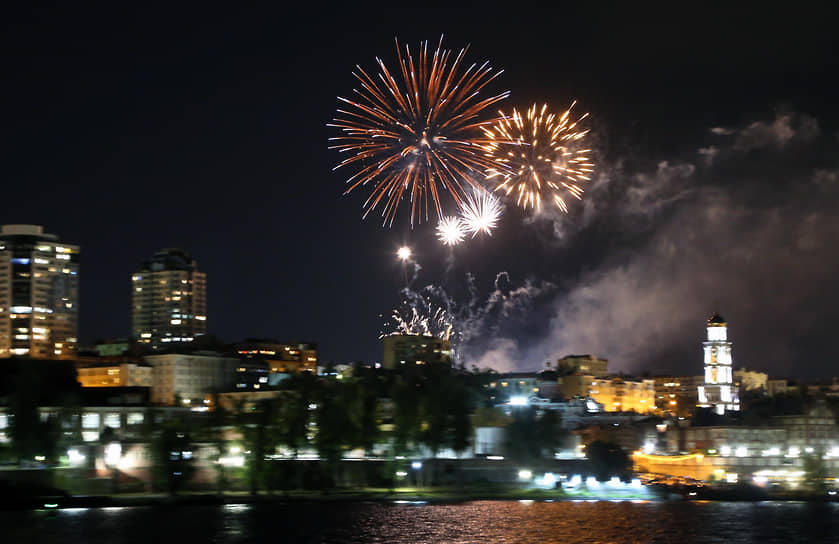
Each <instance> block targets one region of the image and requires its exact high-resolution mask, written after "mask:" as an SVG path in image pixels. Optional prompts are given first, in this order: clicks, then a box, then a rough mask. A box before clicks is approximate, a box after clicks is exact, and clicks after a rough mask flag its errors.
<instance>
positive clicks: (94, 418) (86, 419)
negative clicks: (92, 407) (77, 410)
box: [82, 414, 99, 440]
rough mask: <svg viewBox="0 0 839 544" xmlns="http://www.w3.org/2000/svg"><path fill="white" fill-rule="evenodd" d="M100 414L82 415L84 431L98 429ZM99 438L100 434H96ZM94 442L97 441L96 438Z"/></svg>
mask: <svg viewBox="0 0 839 544" xmlns="http://www.w3.org/2000/svg"><path fill="white" fill-rule="evenodd" d="M98 428H99V414H82V429H98ZM96 434H97V437H98V434H99V433H96ZM94 440H96V439H95V438H94Z"/></svg>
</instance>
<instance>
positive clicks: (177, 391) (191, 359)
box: [145, 353, 247, 408]
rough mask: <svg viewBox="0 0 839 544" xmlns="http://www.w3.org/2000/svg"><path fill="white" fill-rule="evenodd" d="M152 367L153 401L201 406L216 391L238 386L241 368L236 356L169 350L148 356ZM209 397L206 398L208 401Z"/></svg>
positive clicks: (220, 391)
mask: <svg viewBox="0 0 839 544" xmlns="http://www.w3.org/2000/svg"><path fill="white" fill-rule="evenodd" d="M145 360H146V362H147V363H150V364H151V367H152V386H151V402H152V404H157V405H163V406H174V405H184V406H191V407H197V408H201V407H202V406H203V405H207V404H209V400H210V399H209V397H210V395H212V394H213V393H223V392H229V391H235V390H236V383H237V379H238V378H239V370H238V369H239V368H246V367H247V365H246V363H243V362H242V361H240V360H239V359H237V358H235V357H223V356H220V355H203V354H190V355H186V354H182V353H166V354H160V355H149V356H147V357H146V358H145ZM205 401H207V402H205Z"/></svg>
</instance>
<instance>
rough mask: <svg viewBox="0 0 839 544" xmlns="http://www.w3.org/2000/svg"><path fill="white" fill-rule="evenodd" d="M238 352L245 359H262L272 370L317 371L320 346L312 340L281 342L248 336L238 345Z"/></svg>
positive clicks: (288, 371) (280, 371)
mask: <svg viewBox="0 0 839 544" xmlns="http://www.w3.org/2000/svg"><path fill="white" fill-rule="evenodd" d="M236 353H237V354H238V355H239V356H240V357H242V358H244V359H262V360H264V361H265V362H266V363H268V365H269V367H270V370H271V372H279V373H294V372H312V373H317V368H318V347H317V344H315V343H311V342H305V343H285V344H284V343H280V342H277V341H276V340H268V339H257V338H248V339H246V340H245V341H244V342H242V343H241V344H237V345H236Z"/></svg>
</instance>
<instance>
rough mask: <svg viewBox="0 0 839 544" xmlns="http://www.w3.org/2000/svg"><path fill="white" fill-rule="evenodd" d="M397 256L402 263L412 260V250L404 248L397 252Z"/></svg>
mask: <svg viewBox="0 0 839 544" xmlns="http://www.w3.org/2000/svg"><path fill="white" fill-rule="evenodd" d="M396 256H397V257H399V259H400V260H402V261H407V260H408V259H410V258H411V248H409V247H408V246H402V247H400V248H399V249H398V250H397V251H396Z"/></svg>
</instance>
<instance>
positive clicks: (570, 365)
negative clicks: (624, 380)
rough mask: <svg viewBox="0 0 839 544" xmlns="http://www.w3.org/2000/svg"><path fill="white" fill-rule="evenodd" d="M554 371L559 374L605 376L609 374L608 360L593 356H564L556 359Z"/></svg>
mask: <svg viewBox="0 0 839 544" xmlns="http://www.w3.org/2000/svg"><path fill="white" fill-rule="evenodd" d="M556 369H557V371H558V372H559V373H560V374H577V373H580V374H590V375H592V376H605V375H607V374H608V373H609V360H608V359H599V358H597V357H595V356H594V355H589V354H585V355H566V356H565V357H563V358H561V359H558V360H557V362H556Z"/></svg>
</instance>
